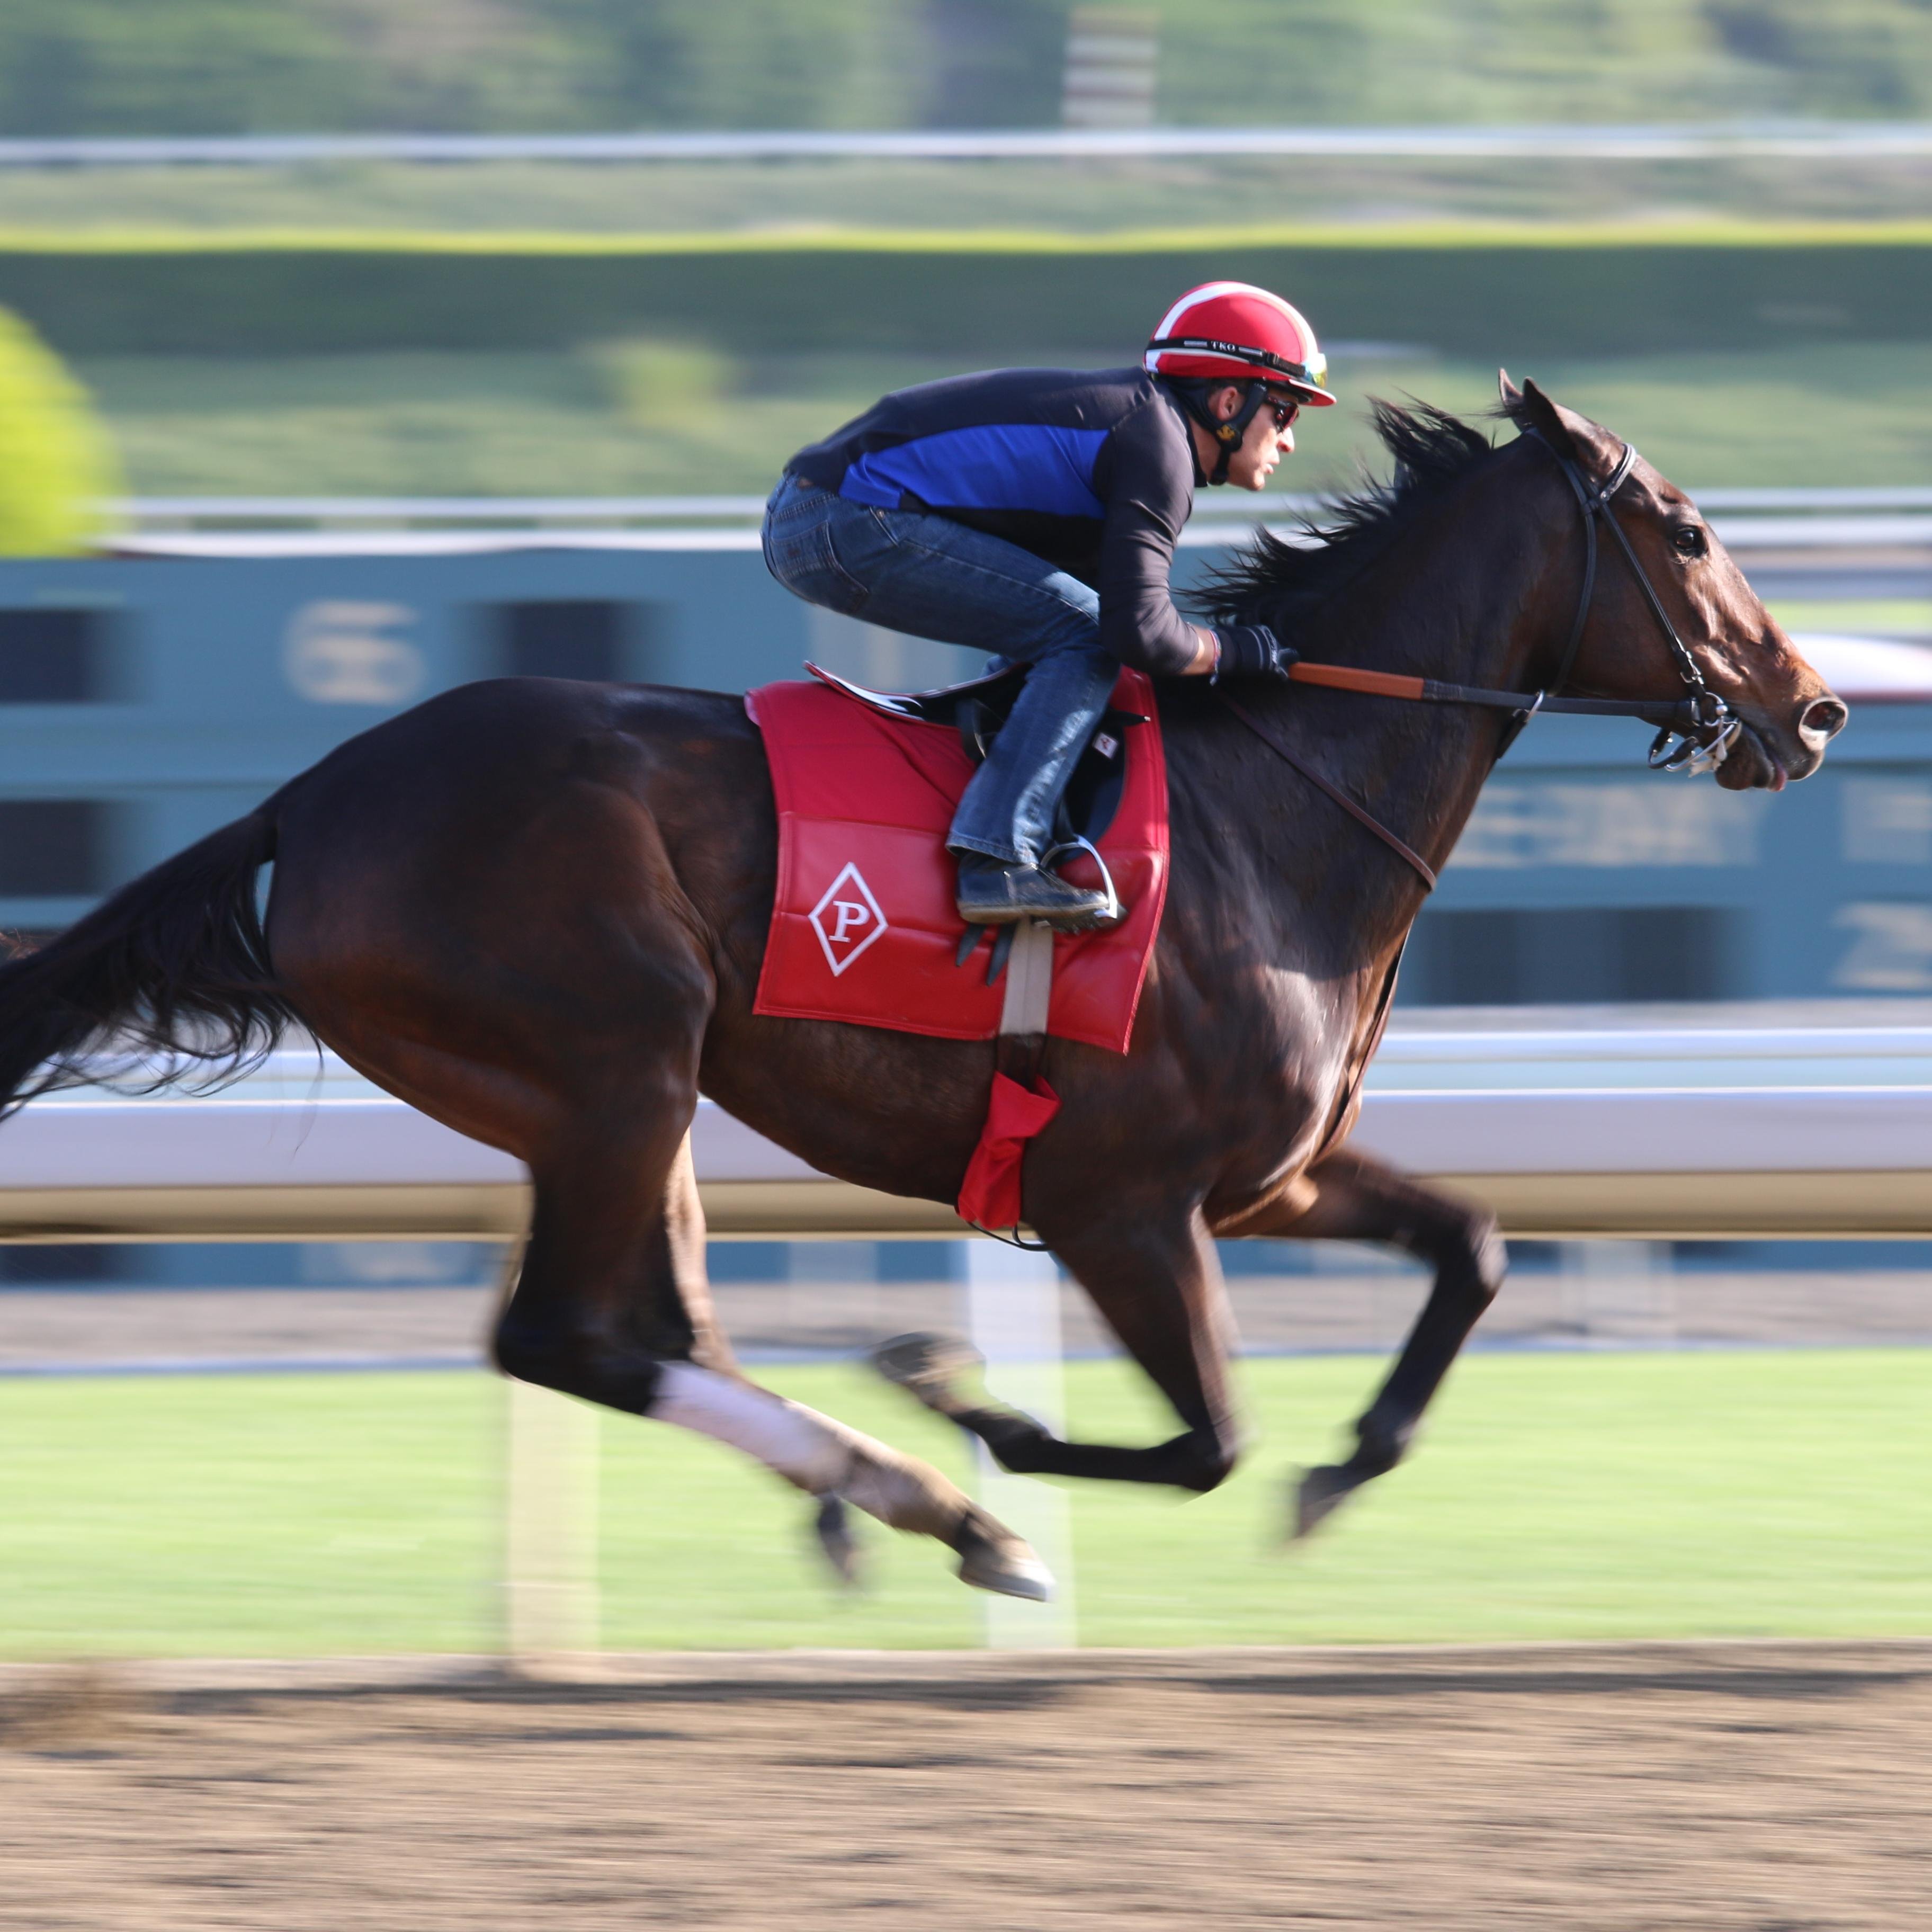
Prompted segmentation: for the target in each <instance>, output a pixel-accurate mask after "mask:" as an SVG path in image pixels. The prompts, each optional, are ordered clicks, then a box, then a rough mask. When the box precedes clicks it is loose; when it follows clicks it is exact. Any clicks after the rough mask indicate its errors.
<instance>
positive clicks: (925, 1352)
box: [873, 1208, 1241, 1492]
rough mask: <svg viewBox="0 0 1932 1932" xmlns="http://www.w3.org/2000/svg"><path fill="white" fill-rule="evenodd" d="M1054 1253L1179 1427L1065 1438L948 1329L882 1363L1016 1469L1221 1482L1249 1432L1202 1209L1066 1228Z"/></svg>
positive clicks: (898, 1347)
mask: <svg viewBox="0 0 1932 1932" xmlns="http://www.w3.org/2000/svg"><path fill="white" fill-rule="evenodd" d="M1054 1252H1055V1254H1056V1255H1057V1256H1058V1257H1059V1259H1061V1261H1062V1262H1064V1263H1065V1264H1066V1265H1067V1268H1068V1269H1069V1270H1070V1271H1071V1272H1072V1274H1073V1276H1074V1277H1075V1278H1076V1280H1078V1281H1079V1283H1080V1285H1081V1286H1082V1287H1083V1288H1084V1289H1086V1291H1087V1292H1088V1295H1090V1296H1091V1298H1092V1299H1093V1301H1094V1306H1095V1307H1097V1309H1099V1310H1100V1313H1101V1314H1102V1315H1103V1316H1104V1317H1105V1318H1106V1322H1107V1323H1108V1325H1109V1327H1110V1328H1112V1330H1113V1331H1114V1332H1115V1334H1117V1335H1118V1337H1120V1338H1121V1341H1122V1343H1124V1344H1125V1346H1126V1347H1127V1352H1128V1353H1129V1354H1130V1355H1132V1356H1133V1358H1134V1360H1135V1361H1136V1362H1137V1363H1139V1365H1140V1366H1141V1367H1142V1369H1143V1370H1145V1371H1146V1373H1147V1374H1148V1376H1149V1378H1150V1379H1151V1380H1152V1381H1153V1382H1154V1383H1155V1384H1156V1385H1157V1386H1158V1387H1159V1388H1160V1391H1161V1393H1162V1394H1163V1395H1165V1396H1166V1397H1167V1399H1168V1400H1169V1402H1170V1403H1172V1405H1173V1406H1174V1410H1175V1414H1176V1415H1178V1417H1179V1418H1180V1419H1181V1423H1182V1424H1183V1425H1184V1427H1183V1430H1182V1433H1181V1434H1180V1435H1178V1436H1172V1437H1170V1438H1169V1439H1168V1440H1167V1441H1166V1442H1159V1443H1155V1444H1153V1445H1151V1446H1149V1447H1147V1448H1136V1447H1130V1446H1121V1445H1115V1444H1112V1443H1106V1442H1067V1441H1064V1440H1063V1439H1061V1437H1059V1436H1055V1435H1054V1434H1053V1433H1052V1432H1051V1431H1050V1430H1048V1429H1046V1428H1045V1427H1043V1426H1042V1425H1041V1424H1040V1423H1038V1422H1037V1421H1034V1418H1032V1417H1031V1416H1030V1415H1022V1414H1021V1413H1020V1412H1019V1410H1018V1409H1010V1408H1008V1407H1007V1406H1005V1405H1004V1403H999V1402H997V1401H995V1400H992V1398H991V1397H989V1396H988V1395H987V1394H986V1393H985V1391H983V1389H980V1388H977V1387H974V1386H973V1385H971V1382H969V1380H968V1377H969V1375H970V1373H971V1371H972V1370H975V1369H977V1367H979V1366H980V1364H979V1361H978V1358H977V1356H976V1355H974V1353H973V1352H972V1351H971V1349H968V1348H967V1347H966V1346H965V1344H963V1343H959V1342H956V1341H953V1340H949V1339H948V1338H947V1337H941V1336H937V1335H907V1336H903V1337H900V1339H899V1340H897V1341H895V1342H889V1343H886V1345H885V1346H884V1347H883V1348H882V1349H880V1350H879V1351H878V1352H877V1354H876V1355H874V1358H873V1359H874V1363H875V1364H876V1365H877V1367H878V1369H879V1370H880V1373H882V1374H883V1375H884V1376H886V1377H887V1379H889V1380H890V1381H892V1382H897V1383H898V1384H899V1385H901V1387H902V1388H905V1389H907V1391H910V1393H911V1394H913V1395H915V1396H916V1397H918V1398H919V1400H920V1401H921V1402H922V1403H925V1404H926V1406H927V1407H928V1408H929V1409H932V1410H933V1411H934V1412H935V1413H937V1414H938V1415H943V1416H944V1417H945V1418H947V1420H948V1421H951V1422H955V1423H957V1424H959V1427H961V1428H962V1429H964V1430H966V1431H967V1432H968V1433H969V1434H971V1435H974V1436H977V1437H978V1438H979V1439H980V1441H981V1442H983V1443H985V1444H986V1447H987V1448H989V1449H990V1450H991V1451H992V1453H993V1457H994V1460H995V1461H996V1462H998V1464H999V1465H1000V1466H1001V1468H1002V1469H1007V1470H1010V1471H1012V1472H1013V1473H1014V1474H1015V1475H1022V1476H1093V1477H1099V1478H1103V1479H1105V1480H1106V1481H1112V1482H1117V1483H1162V1484H1172V1485H1173V1486H1174V1487H1176V1488H1179V1489H1184V1490H1196V1491H1197V1492H1198V1491H1204V1490H1211V1489H1213V1488H1214V1487H1216V1486H1217V1484H1220V1483H1221V1482H1222V1481H1224V1480H1225V1479H1226V1477H1227V1475H1228V1474H1229V1472H1230V1471H1231V1470H1232V1469H1233V1468H1234V1466H1235V1459H1236V1457H1238V1454H1240V1450H1241V1436H1240V1430H1239V1428H1238V1425H1237V1423H1236V1421H1235V1413H1234V1405H1233V1399H1232V1394H1231V1393H1230V1390H1229V1374H1228V1346H1229V1337H1230V1335H1231V1334H1232V1325H1231V1323H1230V1322H1229V1318H1228V1313H1227V1302H1226V1292H1225V1290H1224V1289H1223V1286H1222V1281H1221V1269H1220V1262H1219V1261H1218V1259H1217V1257H1216V1255H1215V1252H1214V1242H1213V1241H1211V1240H1210V1239H1209V1238H1208V1232H1207V1229H1206V1228H1205V1226H1204V1224H1203V1223H1202V1220H1201V1217H1200V1215H1199V1212H1198V1211H1195V1210H1193V1209H1192V1208H1175V1210H1174V1211H1172V1212H1171V1213H1169V1214H1166V1215H1165V1216H1163V1217H1160V1219H1158V1220H1134V1221H1131V1222H1127V1223H1110V1224H1108V1225H1106V1226H1101V1227H1100V1228H1097V1229H1091V1230H1088V1231H1087V1232H1085V1233H1082V1234H1079V1235H1063V1236H1062V1237H1061V1238H1059V1239H1058V1240H1056V1241H1055V1243H1054Z"/></svg>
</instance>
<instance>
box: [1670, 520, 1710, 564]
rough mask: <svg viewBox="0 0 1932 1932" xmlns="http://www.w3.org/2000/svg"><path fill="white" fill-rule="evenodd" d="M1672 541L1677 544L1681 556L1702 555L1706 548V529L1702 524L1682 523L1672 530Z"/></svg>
mask: <svg viewBox="0 0 1932 1932" xmlns="http://www.w3.org/2000/svg"><path fill="white" fill-rule="evenodd" d="M1670 541H1672V543H1673V544H1675V545H1676V548H1677V554H1678V555H1679V556H1703V554H1704V551H1705V549H1706V544H1705V541H1704V530H1703V525H1702V524H1700V523H1680V524H1679V526H1677V528H1676V529H1675V530H1674V531H1673V532H1672V533H1671V538H1670Z"/></svg>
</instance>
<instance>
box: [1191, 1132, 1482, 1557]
mask: <svg viewBox="0 0 1932 1932" xmlns="http://www.w3.org/2000/svg"><path fill="white" fill-rule="evenodd" d="M1304 1180H1305V1181H1307V1182H1310V1183H1312V1184H1313V1200H1312V1201H1311V1200H1310V1190H1309V1188H1308V1187H1306V1186H1304V1187H1300V1188H1299V1189H1297V1190H1291V1191H1289V1193H1286V1194H1285V1195H1284V1196H1283V1199H1282V1201H1281V1203H1280V1208H1279V1209H1278V1211H1277V1212H1276V1213H1274V1214H1262V1215H1261V1216H1259V1217H1253V1218H1251V1219H1249V1220H1244V1221H1243V1222H1242V1223H1240V1224H1239V1226H1238V1229H1227V1230H1225V1231H1224V1232H1230V1233H1232V1232H1239V1233H1240V1234H1241V1235H1267V1236H1270V1237H1272V1238H1275V1239H1277V1240H1284V1239H1285V1240H1291V1241H1380V1242H1386V1243H1387V1244H1389V1245H1390V1246H1391V1247H1397V1248H1400V1249H1401V1250H1403V1252H1404V1253H1407V1254H1412V1255H1413V1256H1415V1257H1416V1259H1418V1260H1419V1261H1424V1262H1428V1263H1429V1264H1430V1265H1431V1266H1432V1267H1433V1268H1434V1269H1435V1271H1436V1282H1435V1285H1434V1286H1433V1288H1431V1289H1430V1292H1429V1299H1428V1301H1427V1302H1426V1303H1425V1304H1424V1307H1423V1310H1422V1313H1421V1315H1420V1316H1418V1317H1417V1319H1416V1323H1415V1328H1413V1329H1412V1330H1411V1331H1409V1340H1408V1341H1407V1342H1406V1343H1404V1344H1403V1350H1402V1353H1401V1354H1400V1355H1398V1356H1397V1358H1396V1362H1395V1366H1394V1368H1392V1369H1391V1370H1390V1371H1389V1373H1388V1379H1386V1380H1385V1382H1383V1384H1382V1387H1381V1388H1380V1389H1379V1391H1377V1392H1376V1399H1375V1400H1374V1401H1373V1402H1372V1403H1370V1405H1369V1406H1368V1408H1367V1409H1366V1410H1365V1411H1364V1413H1363V1415H1362V1417H1361V1420H1360V1421H1358V1423H1357V1424H1355V1453H1354V1454H1352V1456H1350V1457H1349V1460H1347V1461H1346V1463H1328V1464H1325V1465H1323V1466H1321V1467H1319V1468H1317V1469H1310V1470H1309V1471H1308V1472H1307V1474H1306V1475H1304V1477H1303V1478H1302V1479H1301V1484H1300V1487H1298V1490H1297V1492H1296V1496H1295V1535H1297V1536H1306V1535H1307V1534H1308V1532H1310V1530H1312V1529H1313V1528H1314V1527H1315V1526H1316V1524H1317V1523H1320V1522H1321V1521H1322V1518H1323V1517H1325V1516H1327V1515H1328V1514H1329V1512H1330V1511H1332V1510H1333V1509H1334V1508H1335V1507H1336V1505H1337V1504H1339V1503H1340V1502H1342V1501H1343V1499H1344V1498H1345V1497H1346V1496H1349V1494H1350V1493H1352V1491H1354V1490H1357V1489H1358V1488H1360V1487H1361V1485H1362V1484H1364V1483H1365V1482H1367V1481H1369V1479H1370V1478H1371V1477H1373V1476H1379V1475H1382V1474H1383V1473H1384V1472H1385V1471H1387V1470H1389V1469H1394V1467H1395V1466H1396V1464H1397V1463H1399V1462H1400V1460H1402V1458H1403V1454H1405V1452H1406V1451H1407V1449H1408V1448H1409V1444H1410V1442H1412V1440H1413V1439H1414V1438H1415V1431H1416V1426H1417V1424H1418V1423H1420V1422H1421V1419H1422V1412H1423V1411H1424V1409H1426V1408H1427V1407H1428V1406H1429V1401H1430V1397H1432V1396H1433V1395H1434V1394H1435V1393H1436V1390H1437V1389H1438V1388H1440V1387H1441V1385H1442V1378H1443V1377H1444V1376H1445V1375H1447V1374H1448V1372H1449V1365H1450V1364H1451V1362H1453V1361H1454V1360H1455V1359H1456V1357H1457V1353H1458V1352H1459V1351H1460V1349H1461V1348H1462V1346H1463V1343H1464V1342H1466V1340H1468V1339H1469V1331H1470V1330H1471V1329H1472V1328H1475V1325H1476V1322H1477V1320H1478V1318H1479V1317H1480V1316H1481V1314H1482V1313H1483V1311H1484V1309H1486V1308H1487V1307H1489V1305H1490V1303H1491V1302H1492V1301H1494V1300H1495V1299H1496V1291H1497V1289H1499V1288H1500V1287H1502V1280H1503V1275H1504V1273H1505V1270H1506V1268H1507V1267H1508V1255H1507V1253H1506V1252H1505V1249H1504V1247H1503V1243H1502V1237H1501V1235H1499V1232H1498V1231H1497V1228H1496V1217H1495V1216H1494V1215H1493V1214H1491V1213H1490V1211H1489V1210H1488V1209H1487V1208H1481V1207H1478V1206H1477V1205H1475V1203H1474V1202H1467V1201H1459V1200H1457V1199H1454V1198H1453V1197H1452V1196H1448V1195H1444V1194H1438V1193H1436V1192H1435V1191H1434V1190H1433V1189H1430V1188H1427V1187H1422V1186H1421V1185H1420V1184H1418V1183H1417V1182H1415V1181H1412V1180H1410V1179H1409V1178H1408V1177H1407V1176H1406V1175H1402V1174H1399V1173H1397V1172H1396V1170H1395V1169H1394V1168H1391V1167H1386V1166H1384V1165H1383V1164H1382V1163H1381V1162H1380V1161H1378V1160H1373V1159H1372V1158H1371V1157H1370V1156H1368V1155H1367V1154H1357V1153H1355V1151H1353V1150H1352V1149H1350V1148H1346V1147H1344V1148H1337V1150H1336V1151H1334V1153H1332V1154H1329V1155H1328V1157H1326V1158H1325V1159H1324V1160H1322V1161H1321V1162H1320V1163H1319V1164H1318V1165H1317V1166H1315V1167H1313V1168H1311V1169H1310V1170H1309V1172H1308V1173H1307V1175H1306V1176H1305V1177H1304Z"/></svg>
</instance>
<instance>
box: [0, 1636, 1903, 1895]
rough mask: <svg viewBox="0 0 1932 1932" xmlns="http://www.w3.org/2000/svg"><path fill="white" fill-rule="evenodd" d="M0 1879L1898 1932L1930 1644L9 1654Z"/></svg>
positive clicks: (78, 1891)
mask: <svg viewBox="0 0 1932 1932" xmlns="http://www.w3.org/2000/svg"><path fill="white" fill-rule="evenodd" d="M707 1673H708V1674H707ZM721 1673H730V1674H721ZM244 1674H245V1673H244ZM291 1682H296V1683H299V1682H300V1680H299V1679H293V1680H291ZM0 1871H4V1874H5V1878H4V1883H0V1926H5V1927H29V1926H31V1927H34V1928H35V1929H36V1932H50V1928H55V1927H87V1928H89V1932H96V1928H101V1927H142V1928H143V1932H172V1928H178V1927H197V1928H198V1927H217V1926H219V1927H230V1926H245V1927H261V1928H273V1932H306V1928H310V1927H316V1928H324V1927H326V1928H329V1929H330V1932H334V1929H335V1928H338V1927H364V1926H367V1927H382V1928H384V1929H385V1932H428V1928H438V1932H440V1928H444V1927H449V1928H452V1932H454V1928H457V1927H462V1928H464V1932H478V1928H480V1929H481V1932H493V1928H496V1927H504V1928H508V1927H517V1928H520V1932H528V1928H531V1927H545V1926H556V1927H568V1928H571V1932H577V1928H601V1927H619V1926H623V1927H629V1926H636V1925H640V1924H671V1925H677V1926H679V1927H761V1928H762V1927H787V1928H790V1927H832V1926H838V1927H845V1926H847V1925H850V1924H852V1923H853V1921H857V1922H859V1923H860V1924H866V1925H873V1926H878V1927H901V1926H903V1927H935V1926H937V1927H960V1928H962V1932H964V1928H968V1927H971V1928H974V1932H1006V1928H1013V1932H1021V1928H1026V1932H1034V1928H1037V1927H1054V1926H1061V1925H1065V1926H1076V1925H1077V1926H1094V1927H1121V1926H1132V1925H1137V1924H1145V1925H1149V1926H1167V1925H1173V1926H1176V1927H1189V1928H1194V1927H1216V1928H1222V1927H1262V1926H1268V1927H1273V1926H1278V1925H1283V1924H1310V1925H1319V1926H1322V1927H1376V1928H1381V1927H1394V1926H1398V1925H1400V1926H1403V1927H1418V1928H1425V1929H1426V1932H1463V1928H1470V1932H1474V1928H1476V1927H1484V1928H1492V1927H1498V1926H1535V1927H1565V1928H1571V1927H1577V1928H1586V1932H1626V1928H1628V1932H1639V1928H1642V1932H1657V1928H1660V1927H1671V1928H1673V1929H1674V1928H1679V1927H1694V1928H1703V1927H1724V1928H1727V1932H1729V1928H1733V1927H1739V1928H1743V1927H1749V1928H1752V1932H1773V1928H1778V1932H1798V1928H1800V1927H1802V1928H1806V1932H1811V1928H1822V1927H1852V1926H1856V1927H1875V1926H1883V1927H1900V1928H1905V1927H1912V1928H1922V1927H1925V1926H1926V1925H1927V1924H1932V1645H1925V1644H1920V1645H1911V1646H1829V1647H1827V1646H1799V1645H1778V1646H1751V1647H1744V1648H1738V1647H1725V1646H1695V1645H1685V1646H1672V1647H1669V1648H1660V1647H1650V1648H1645V1647H1637V1648H1633V1649H1625V1650H1621V1651H1619V1650H1604V1649H1586V1648H1581V1647H1580V1648H1577V1649H1556V1648H1550V1649H1529V1650H1520V1651H1516V1652H1502V1651H1484V1652H1433V1653H1430V1652H1409V1653H1401V1652H1360V1653H1346V1652H1325V1653H1301V1654H1300V1655H1294V1654H1289V1653H1271V1652H1247V1653H1243V1652H1221V1653H1217V1654H1199V1653H1196V1654H1194V1655H1185V1654H1183V1655H1175V1656H1172V1657H1164V1658H1154V1657H1149V1656H1147V1655H1138V1656H1134V1657H1125V1656H1121V1655H1115V1656H1112V1657H1109V1656H1106V1655H1094V1654H1089V1655H1085V1656H1083V1657H1081V1658H1076V1659H1073V1660H1071V1661H1064V1662H1063V1661H1040V1662H1029V1661H1016V1660H1002V1659H997V1658H953V1659H916V1658H876V1659H874V1660H871V1661H869V1662H868V1661H863V1660H854V1661H851V1662H849V1663H845V1664H839V1663H836V1662H826V1661H818V1662H814V1661H811V1660H808V1659H803V1658H800V1659H796V1660H793V1661H785V1660H782V1659H773V1660H768V1661H752V1662H750V1663H747V1664H740V1665H733V1664H725V1663H723V1662H721V1661H719V1660H715V1659H714V1660H711V1661H709V1663H708V1664H706V1663H703V1662H700V1661H695V1660H691V1661H683V1662H681V1663H673V1664H667V1665H665V1666H664V1667H663V1670H662V1673H661V1674H660V1675H658V1676H657V1678H656V1679H655V1681H634V1682H625V1683H617V1684H610V1685H583V1686H575V1687H560V1686H548V1687H544V1686H519V1685H506V1684H496V1685H492V1684H489V1683H485V1682H474V1683H470V1684H451V1685H443V1686H442V1687H440V1688H437V1687H430V1688H423V1687H422V1686H418V1687H416V1688H404V1687H390V1688H383V1687H381V1686H380V1685H377V1686H372V1685H370V1684H368V1683H367V1682H365V1683H363V1684H362V1685H352V1684H350V1683H347V1682H337V1683H335V1684H329V1683H326V1682H311V1683H309V1684H308V1685H306V1687H305V1688H284V1689H280V1690H269V1691H261V1690H248V1689H242V1688H228V1689H220V1688H200V1689H193V1690H182V1689H178V1688H175V1689H168V1688H155V1687H154V1685H153V1684H152V1683H150V1684H149V1685H148V1687H147V1688H142V1687H141V1686H139V1685H136V1684H132V1683H130V1682H128V1681H127V1680H125V1679H120V1680H114V1679H106V1680H88V1679H80V1678H74V1677H71V1676H70V1677H61V1676H49V1677H36V1676H31V1675H30V1674H25V1673H7V1679H6V1681H5V1684H4V1685H0Z"/></svg>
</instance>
